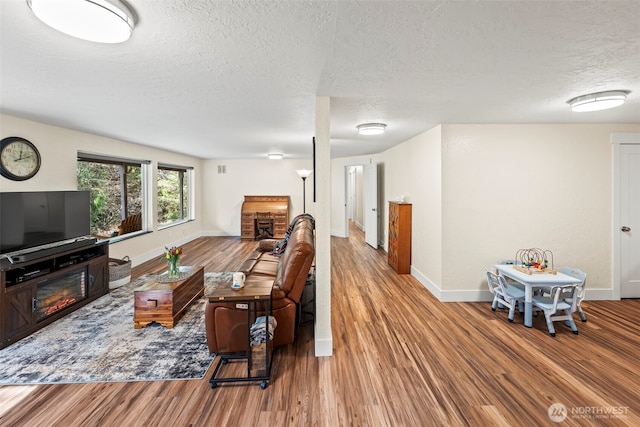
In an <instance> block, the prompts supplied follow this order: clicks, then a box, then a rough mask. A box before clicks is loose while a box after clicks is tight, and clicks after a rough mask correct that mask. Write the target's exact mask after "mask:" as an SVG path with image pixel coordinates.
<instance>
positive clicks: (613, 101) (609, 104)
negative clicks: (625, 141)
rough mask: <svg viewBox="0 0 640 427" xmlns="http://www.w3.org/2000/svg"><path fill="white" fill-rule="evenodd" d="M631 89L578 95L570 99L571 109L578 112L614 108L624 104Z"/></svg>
mask: <svg viewBox="0 0 640 427" xmlns="http://www.w3.org/2000/svg"><path fill="white" fill-rule="evenodd" d="M628 94H629V91H626V90H611V91H607V92H597V93H591V94H589V95H582V96H578V97H577V98H573V99H571V100H569V101H568V104H569V105H571V109H572V110H573V111H576V112H579V113H581V112H584V111H599V110H606V109H608V108H614V107H617V106H619V105H622V104H624V101H625V99H627V95H628Z"/></svg>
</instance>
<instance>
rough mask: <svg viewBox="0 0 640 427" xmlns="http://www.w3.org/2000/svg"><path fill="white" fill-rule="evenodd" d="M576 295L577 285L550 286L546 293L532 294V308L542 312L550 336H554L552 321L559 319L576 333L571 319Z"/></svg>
mask: <svg viewBox="0 0 640 427" xmlns="http://www.w3.org/2000/svg"><path fill="white" fill-rule="evenodd" d="M577 297H578V286H577V285H562V286H552V287H551V289H549V292H548V293H547V294H545V295H534V296H533V300H532V301H531V303H532V305H533V309H534V310H538V311H542V312H544V317H545V319H546V321H547V328H548V329H549V335H551V336H552V337H555V336H556V330H555V328H554V327H553V322H555V321H559V320H564V321H565V322H566V324H567V326H569V327H570V328H571V331H572V332H573V333H574V334H577V333H578V327H577V326H576V323H575V322H574V321H573V313H574V312H575V311H576V306H577ZM562 313H564V314H562Z"/></svg>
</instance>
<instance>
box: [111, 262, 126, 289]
mask: <svg viewBox="0 0 640 427" xmlns="http://www.w3.org/2000/svg"><path fill="white" fill-rule="evenodd" d="M130 280H131V260H130V259H129V257H128V256H125V257H124V258H123V259H118V258H109V289H115V288H117V287H120V286H122V285H124V284H126V283H129V281H130Z"/></svg>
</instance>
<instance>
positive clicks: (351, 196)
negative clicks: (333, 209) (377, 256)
mask: <svg viewBox="0 0 640 427" xmlns="http://www.w3.org/2000/svg"><path fill="white" fill-rule="evenodd" d="M345 177H346V178H345V179H346V182H345V194H346V203H345V219H346V222H345V225H346V226H345V237H347V238H348V237H349V228H350V226H351V225H354V226H355V227H357V228H358V229H360V230H362V231H363V232H364V235H365V242H366V243H367V244H369V245H370V246H371V247H373V248H375V249H377V248H378V245H379V240H378V231H379V229H380V227H379V223H380V215H379V209H378V165H377V164H376V163H365V164H353V165H348V166H345Z"/></svg>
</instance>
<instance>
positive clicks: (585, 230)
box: [441, 125, 639, 298]
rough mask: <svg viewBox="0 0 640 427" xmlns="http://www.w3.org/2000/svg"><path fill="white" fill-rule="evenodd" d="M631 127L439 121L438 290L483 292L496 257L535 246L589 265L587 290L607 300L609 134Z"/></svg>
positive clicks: (558, 261)
mask: <svg viewBox="0 0 640 427" xmlns="http://www.w3.org/2000/svg"><path fill="white" fill-rule="evenodd" d="M633 128H635V129H636V130H637V129H638V128H639V127H638V126H635V127H634V126H623V125H620V126H617V125H445V126H443V132H442V146H443V148H442V163H443V166H442V169H443V190H442V193H443V245H442V247H443V277H442V282H441V288H442V289H443V290H447V291H463V290H473V289H482V288H483V277H482V272H483V270H484V269H486V268H487V267H489V266H490V265H491V264H492V263H495V262H498V261H500V260H502V259H508V258H514V257H515V253H516V251H517V250H518V249H520V248H529V247H539V248H543V249H549V250H551V251H552V252H553V254H554V262H555V266H556V267H560V266H563V265H571V266H575V267H578V268H580V269H581V270H583V271H585V272H586V273H587V275H588V282H589V297H594V296H597V295H599V296H600V297H602V298H605V297H609V298H611V297H612V283H611V253H612V252H611V236H612V229H611V227H612V217H611V203H612V190H611V188H612V167H611V165H612V162H611V150H612V149H611V144H610V134H611V132H619V131H630V130H631V129H633ZM449 295H451V296H453V295H456V292H451V293H450V294H449ZM466 295H467V297H470V296H471V295H470V294H469V293H467V294H466Z"/></svg>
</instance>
